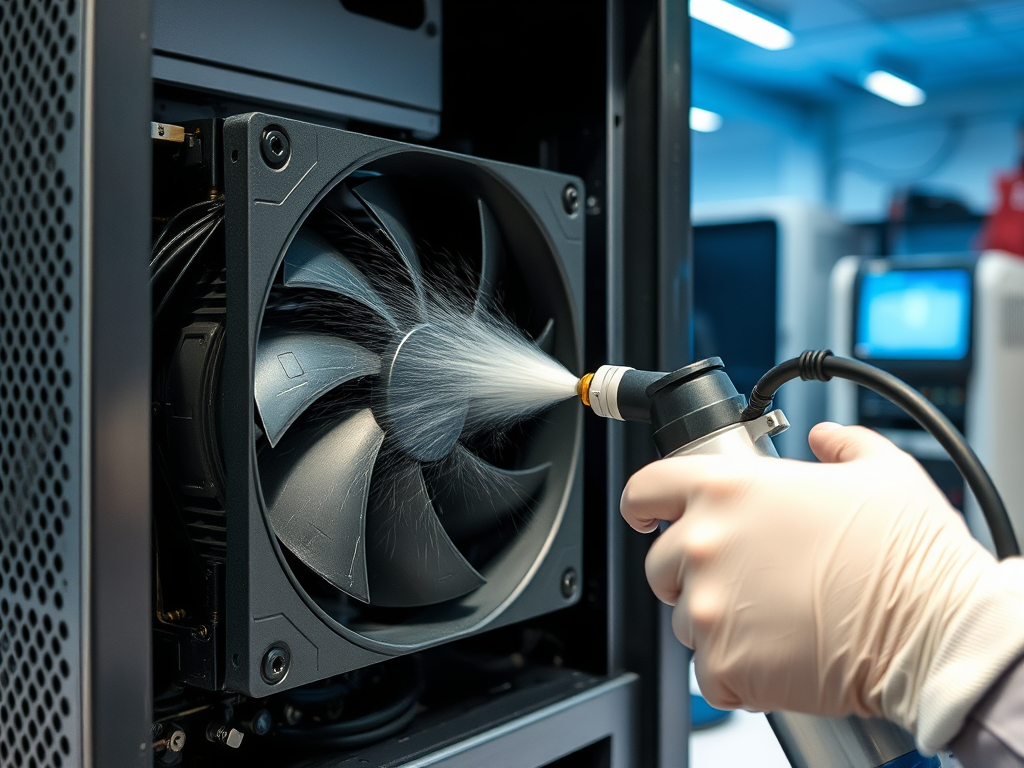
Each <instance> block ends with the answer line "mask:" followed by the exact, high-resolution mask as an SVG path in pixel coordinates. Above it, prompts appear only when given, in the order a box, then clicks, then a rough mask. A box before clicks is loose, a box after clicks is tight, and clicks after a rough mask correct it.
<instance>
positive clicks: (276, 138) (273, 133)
mask: <svg viewBox="0 0 1024 768" xmlns="http://www.w3.org/2000/svg"><path fill="white" fill-rule="evenodd" d="M260 152H261V153H262V154H263V161H264V162H265V163H266V164H267V165H269V166H270V167H271V168H273V169H274V170H275V171H276V170H278V169H280V168H284V166H285V164H287V162H288V158H289V157H291V156H292V145H291V142H290V141H288V135H287V134H286V133H285V132H284V128H281V127H280V126H277V125H268V126H267V127H266V128H264V129H263V136H262V137H261V138H260Z"/></svg>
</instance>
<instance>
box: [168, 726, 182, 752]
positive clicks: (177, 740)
mask: <svg viewBox="0 0 1024 768" xmlns="http://www.w3.org/2000/svg"><path fill="white" fill-rule="evenodd" d="M167 748H168V749H169V750H171V752H181V750H183V749H184V748H185V732H184V731H183V730H181V728H175V729H174V733H172V734H171V736H170V738H169V739H167Z"/></svg>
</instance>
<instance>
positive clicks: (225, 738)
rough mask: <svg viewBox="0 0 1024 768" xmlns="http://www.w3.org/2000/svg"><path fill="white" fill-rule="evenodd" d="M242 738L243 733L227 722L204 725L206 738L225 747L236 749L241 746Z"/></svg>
mask: <svg viewBox="0 0 1024 768" xmlns="http://www.w3.org/2000/svg"><path fill="white" fill-rule="evenodd" d="M243 738H245V734H244V733H242V732H241V731H240V730H238V729H237V728H232V727H231V726H230V725H227V724H223V725H221V724H219V723H210V724H209V725H208V726H206V740H207V741H211V742H213V743H214V744H223V745H224V746H225V747H231V749H238V748H239V747H240V746H242V739H243Z"/></svg>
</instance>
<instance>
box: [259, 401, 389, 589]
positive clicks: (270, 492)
mask: <svg viewBox="0 0 1024 768" xmlns="http://www.w3.org/2000/svg"><path fill="white" fill-rule="evenodd" d="M383 440H384V433H383V431H381V429H380V427H378V426H377V422H376V421H374V419H373V414H372V413H371V412H370V409H369V408H364V409H362V410H360V411H355V412H353V413H351V414H350V415H348V416H347V417H346V418H344V419H342V420H341V421H339V422H338V423H336V424H334V425H333V426H330V427H329V428H327V429H315V430H313V429H311V430H308V431H306V432H304V433H303V434H302V435H300V436H299V437H297V438H294V439H290V440H289V441H288V445H287V447H286V448H283V449H278V450H277V451H269V450H268V451H264V452H262V453H261V454H260V475H261V478H262V480H263V492H264V499H265V500H266V503H267V510H268V513H269V516H270V523H271V526H272V527H273V529H274V533H276V534H277V537H278V538H279V539H280V540H281V542H282V543H283V544H284V545H285V546H286V547H287V548H288V549H289V550H291V552H292V553H293V554H294V555H295V556H296V557H298V558H299V560H301V561H302V562H303V563H305V564H306V565H307V566H309V567H310V568H311V569H312V570H313V571H315V572H316V573H317V574H319V575H320V576H322V577H323V578H324V579H325V580H327V581H328V582H329V583H330V584H332V585H333V586H335V587H337V588H338V589H340V590H341V591H342V592H344V593H345V594H347V595H351V596H352V597H354V598H356V599H357V600H362V601H363V602H369V599H370V594H369V590H368V584H369V581H368V579H367V569H366V502H367V498H368V496H369V489H370V478H371V476H372V472H373V464H374V461H375V460H376V458H377V453H378V452H379V451H380V446H381V443H382V442H383Z"/></svg>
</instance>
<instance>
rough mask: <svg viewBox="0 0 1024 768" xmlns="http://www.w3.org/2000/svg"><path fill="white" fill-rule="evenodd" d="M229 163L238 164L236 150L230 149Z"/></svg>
mask: <svg viewBox="0 0 1024 768" xmlns="http://www.w3.org/2000/svg"><path fill="white" fill-rule="evenodd" d="M231 162H232V163H237V162H238V150H237V149H232V150H231Z"/></svg>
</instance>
